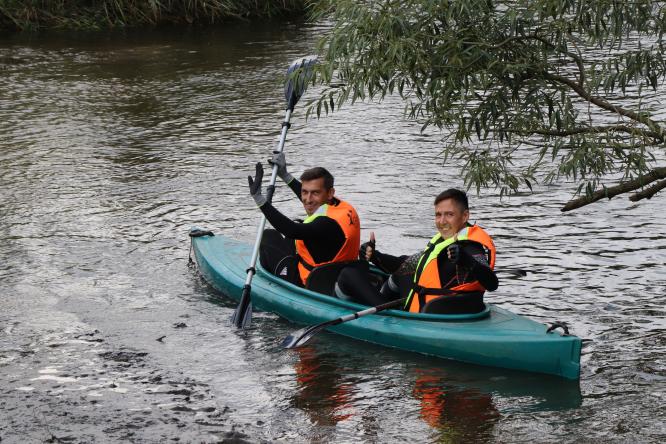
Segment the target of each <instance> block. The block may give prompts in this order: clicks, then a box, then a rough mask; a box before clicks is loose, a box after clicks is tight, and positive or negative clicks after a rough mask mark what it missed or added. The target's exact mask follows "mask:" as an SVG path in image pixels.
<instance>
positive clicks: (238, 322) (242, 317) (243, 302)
mask: <svg viewBox="0 0 666 444" xmlns="http://www.w3.org/2000/svg"><path fill="white" fill-rule="evenodd" d="M291 112H292V109H289V108H287V111H286V112H285V115H284V122H283V123H282V132H281V133H280V141H279V142H278V147H277V149H276V150H275V153H281V152H282V151H283V150H284V143H285V141H286V140H287V131H288V130H289V119H291ZM277 170H278V166H277V165H275V164H274V165H273V168H272V169H271V180H270V181H269V182H268V187H267V188H266V200H267V202H268V203H270V202H271V201H272V199H273V192H274V191H275V181H276V180H277ZM265 227H266V216H265V215H264V214H263V213H262V215H261V220H260V221H259V226H258V227H257V236H256V240H255V242H254V248H253V249H252V257H251V258H250V264H249V266H248V268H247V276H246V277H245V285H243V293H242V294H241V299H240V302H239V303H238V307H236V311H235V312H234V315H233V317H232V318H231V321H232V322H233V324H234V325H235V326H236V327H241V326H243V325H244V324H245V323H246V322H247V320H248V319H246V318H247V317H248V316H251V312H250V310H248V309H249V307H250V302H251V296H250V294H251V291H252V277H253V276H254V274H255V273H256V268H255V266H256V265H257V258H258V257H259V247H260V245H261V238H262V237H263V235H264V229H265Z"/></svg>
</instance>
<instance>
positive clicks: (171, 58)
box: [0, 24, 666, 443]
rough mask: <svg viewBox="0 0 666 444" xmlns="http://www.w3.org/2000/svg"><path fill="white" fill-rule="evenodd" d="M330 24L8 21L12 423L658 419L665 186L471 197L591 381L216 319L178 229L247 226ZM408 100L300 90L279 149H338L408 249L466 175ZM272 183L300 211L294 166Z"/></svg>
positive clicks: (404, 430)
mask: <svg viewBox="0 0 666 444" xmlns="http://www.w3.org/2000/svg"><path fill="white" fill-rule="evenodd" d="M319 32H321V30H319V29H317V28H316V27H313V26H303V25H299V24H287V25H272V26H271V25H256V24H254V25H248V26H231V27H227V28H225V29H222V30H216V31H211V30H195V31H187V32H184V31H164V32H154V33H145V32H144V33H141V34H138V35H133V34H125V35H113V36H99V35H97V36H95V35H92V36H91V35H77V36H69V37H53V36H45V37H39V38H30V37H21V38H16V39H14V40H10V39H5V40H3V41H1V42H0V135H1V138H0V190H1V193H2V194H1V196H0V235H1V236H2V239H3V240H2V242H1V243H0V255H1V256H0V257H2V262H1V263H0V279H1V280H0V369H1V373H0V374H1V375H2V385H1V386H0V392H1V396H0V441H2V442H3V443H5V442H8V443H9V442H11V443H25V442H169V441H173V442H176V441H181V442H219V441H225V440H226V441H237V442H242V441H248V442H259V441H288V442H336V443H337V442H447V443H448V442H452V443H453V442H534V441H536V442H553V443H555V442H662V441H663V440H664V439H665V438H666V429H665V426H664V425H663V419H664V414H665V413H666V409H665V408H664V402H665V401H666V395H665V393H664V388H665V386H666V384H665V382H666V370H665V365H664V364H665V358H664V351H665V350H666V339H665V335H664V331H665V329H666V321H665V310H664V303H665V302H666V297H665V296H664V295H665V294H666V275H665V273H664V263H665V262H666V225H665V224H664V222H663V215H664V211H663V207H664V206H663V196H657V197H656V198H654V199H652V200H651V201H646V202H644V203H641V204H639V205H628V201H627V200H625V199H622V198H618V199H615V200H612V201H610V202H603V203H599V204H596V205H593V206H590V207H587V208H583V209H581V210H579V211H577V212H574V213H567V214H562V213H560V211H559V208H560V207H561V205H562V203H563V202H564V201H566V200H567V198H568V197H569V196H570V193H571V191H572V189H573V186H571V185H564V186H561V187H560V186H557V187H547V188H546V187H543V188H540V189H538V190H537V191H536V193H535V194H532V195H521V196H515V197H512V198H510V199H504V200H500V199H499V198H498V197H497V196H496V195H495V194H494V193H493V192H484V193H482V195H481V196H478V197H477V196H473V197H472V205H473V211H472V219H473V220H475V221H477V222H479V223H480V224H481V225H482V226H484V227H486V228H487V229H488V231H490V233H492V234H493V235H494V237H495V240H496V243H497V246H498V250H499V256H498V266H499V267H505V268H514V267H520V268H524V269H527V270H529V271H530V274H529V275H528V277H527V278H524V279H520V280H516V279H507V278H505V279H503V280H502V282H501V285H500V288H499V289H498V291H497V292H495V293H494V294H490V295H488V298H487V299H488V300H489V301H491V302H494V303H497V304H499V305H501V306H502V307H505V308H509V309H511V310H514V311H516V312H519V313H521V314H525V315H528V316H530V317H532V318H534V319H536V320H539V321H542V322H549V321H552V320H562V321H566V322H567V323H569V325H570V326H571V328H572V330H573V332H574V333H576V334H577V335H579V336H580V337H582V338H585V339H589V340H590V341H589V342H587V344H586V346H585V348H584V350H583V357H582V365H583V367H582V376H581V380H580V384H577V383H567V382H565V381H563V380H559V379H557V378H550V377H546V376H539V375H532V374H526V373H520V372H511V371H506V370H498V369H488V368H482V367H476V366H469V365H463V364H457V363H450V362H446V361H443V360H436V359H430V358H426V357H422V356H418V355H413V354H409V353H402V352H396V351H393V350H388V349H384V348H380V347H374V346H371V345H366V344H363V343H359V342H354V341H351V340H346V339H341V338H338V337H335V336H331V335H327V334H323V335H321V336H320V337H318V338H317V340H314V341H312V344H311V346H309V347H308V348H305V349H302V350H299V351H295V352H292V351H289V352H287V351H284V350H282V349H281V348H280V346H279V344H280V341H281V339H282V338H283V337H284V336H285V335H287V334H288V333H289V332H291V331H292V330H294V329H295V328H297V327H296V326H295V325H292V324H289V323H288V322H286V321H283V320H280V319H278V318H276V317H275V316H273V315H271V314H257V313H255V315H256V316H255V323H254V326H253V328H252V329H251V330H250V331H248V332H246V333H239V332H237V331H236V330H235V329H233V328H232V327H230V325H229V323H228V320H229V316H230V315H231V313H232V312H233V310H234V308H235V303H233V302H231V301H230V300H229V299H226V298H224V297H223V296H221V295H218V294H216V293H215V292H214V291H213V290H211V289H210V288H209V287H208V286H206V285H205V283H203V282H202V281H201V279H200V278H199V276H198V275H197V273H196V271H195V270H193V269H191V268H189V267H188V265H187V258H188V237H187V231H188V229H189V228H190V227H191V226H193V225H197V226H201V227H205V228H208V229H212V230H214V231H215V232H218V233H224V234H226V235H229V236H233V237H235V238H238V239H246V240H248V241H252V240H253V237H254V234H255V230H256V224H257V223H258V220H259V213H258V211H257V210H256V208H255V207H254V204H253V203H252V201H251V199H249V196H248V193H247V190H246V179H245V177H246V176H247V174H248V172H250V171H251V168H252V165H253V164H254V163H255V162H257V161H259V160H265V159H266V158H267V157H268V156H269V152H270V151H271V150H272V149H273V148H274V146H275V144H276V141H277V136H278V134H279V131H280V122H281V121H282V117H283V113H284V110H283V108H284V106H283V98H282V86H281V84H280V76H281V75H282V73H283V72H284V71H285V69H286V68H287V67H288V66H289V63H290V62H291V61H292V60H293V59H295V58H297V57H299V56H302V55H306V54H309V53H311V52H312V48H313V45H314V42H315V39H316V35H317V34H318V33H319ZM662 92H663V91H662ZM313 93H314V92H313V91H310V93H309V94H308V95H306V97H305V98H304V101H306V100H307V98H308V97H313V96H314V94H313ZM651 100H652V101H653V103H659V101H660V100H661V99H659V97H658V96H657V97H653V98H652V99H651ZM402 106H403V105H402V103H400V102H399V101H397V100H393V99H392V100H389V101H388V102H387V103H385V104H383V105H381V106H377V105H372V104H359V105H355V106H353V107H347V108H343V110H341V111H340V112H339V113H336V114H335V115H333V116H331V117H328V118H325V119H322V120H319V121H314V120H311V121H308V122H305V120H304V108H303V106H299V107H298V108H297V110H296V112H295V114H294V117H293V119H292V122H293V124H294V126H293V127H292V129H291V130H290V133H289V136H288V141H287V145H286V147H285V149H286V152H287V157H288V160H289V162H290V163H291V164H292V165H293V166H292V167H291V169H292V171H293V172H294V173H297V174H298V173H300V171H302V169H304V168H306V167H309V166H314V165H318V164H319V165H324V166H326V167H327V168H329V169H330V170H332V171H333V172H334V174H335V176H336V188H337V190H338V194H339V195H340V196H342V197H344V198H346V199H348V200H350V201H351V202H353V203H354V204H355V205H356V206H357V208H358V209H359V213H360V216H361V219H362V222H363V227H364V230H363V236H364V238H367V236H368V235H369V233H370V231H375V232H376V234H377V238H378V248H379V249H380V250H382V251H385V252H389V253H394V254H400V253H412V252H415V251H417V250H418V249H420V248H422V246H423V245H424V243H425V241H426V240H427V239H429V238H430V237H431V235H432V234H433V231H434V228H433V222H432V209H431V200H432V198H433V196H435V195H436V194H437V193H438V192H439V191H441V190H442V189H444V188H447V187H450V186H461V185H462V184H461V179H460V177H459V176H458V175H457V174H458V171H457V170H456V168H455V167H453V166H444V165H443V164H442V161H441V158H439V157H438V156H437V155H438V153H439V146H440V138H441V136H439V135H437V134H426V135H422V134H420V133H419V125H418V124H414V123H410V122H407V121H405V120H404V119H403V118H402ZM275 200H276V202H277V206H278V207H279V208H280V209H282V210H283V211H284V212H285V213H288V214H291V215H293V216H294V217H295V216H297V215H300V212H301V208H300V206H299V204H298V202H296V201H294V200H293V199H292V198H291V195H290V193H289V192H288V191H287V190H286V189H285V187H279V188H278V190H277V192H276V196H275Z"/></svg>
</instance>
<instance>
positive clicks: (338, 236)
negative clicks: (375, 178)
mask: <svg viewBox="0 0 666 444" xmlns="http://www.w3.org/2000/svg"><path fill="white" fill-rule="evenodd" d="M270 163H272V164H275V165H277V166H278V176H279V177H280V178H281V179H282V180H283V181H284V182H285V183H286V184H287V185H288V186H289V188H291V189H292V191H293V192H294V193H295V194H296V195H297V196H298V197H299V198H300V200H301V202H302V203H303V208H304V209H305V213H306V214H307V218H306V219H305V220H304V221H303V222H295V221H292V220H291V219H289V218H288V217H286V216H284V215H283V214H282V213H280V212H279V211H278V210H277V209H275V207H274V206H273V205H272V204H271V203H269V202H268V201H267V199H266V197H264V196H263V195H262V193H261V180H262V178H263V167H262V166H261V164H260V163H257V166H256V176H255V179H254V180H253V179H252V177H251V176H248V183H249V185H250V194H251V195H252V197H253V198H254V201H255V203H256V204H257V206H258V207H259V209H260V210H261V211H262V213H264V215H265V216H266V219H267V220H268V221H269V222H270V223H271V225H273V227H274V228H275V230H270V229H268V230H266V231H265V232H264V236H263V237H262V242H261V247H260V254H259V257H260V262H261V265H262V266H263V267H264V268H266V269H267V270H268V271H270V272H271V273H273V274H275V275H277V276H280V277H282V278H283V279H285V280H288V281H290V282H292V283H294V284H297V285H300V286H305V284H306V282H307V279H308V276H309V274H310V272H311V271H312V270H313V269H314V268H315V267H318V266H321V265H324V264H329V263H334V262H343V261H352V260H356V259H358V251H359V244H360V242H361V224H360V221H359V218H358V214H357V213H356V210H355V209H354V207H352V206H351V205H350V204H349V203H347V202H345V201H343V200H340V199H338V198H337V197H335V188H334V187H333V184H334V179H333V176H332V175H331V173H329V172H328V171H327V170H326V169H325V168H322V167H315V168H311V169H308V170H306V171H304V172H303V174H302V175H301V177H300V179H301V182H299V181H298V180H296V179H294V177H293V176H292V175H291V174H289V172H287V163H286V160H285V156H284V153H277V154H275V155H274V156H273V158H272V159H271V160H270Z"/></svg>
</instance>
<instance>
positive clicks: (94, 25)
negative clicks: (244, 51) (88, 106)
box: [0, 0, 306, 33]
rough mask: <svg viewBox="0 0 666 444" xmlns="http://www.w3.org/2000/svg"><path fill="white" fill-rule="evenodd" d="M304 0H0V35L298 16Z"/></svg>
mask: <svg viewBox="0 0 666 444" xmlns="http://www.w3.org/2000/svg"><path fill="white" fill-rule="evenodd" d="M305 10H306V1H305V0H280V1H274V0H255V1H252V2H248V1H244V0H206V1H204V0H192V1H188V2H183V1H175V0H163V1H161V2H157V1H155V2H147V1H136V0H113V1H109V0H96V1H85V0H70V1H65V0H57V1H45V0H0V32H1V33H12V32H20V31H38V30H51V29H59V30H101V29H118V28H131V27H138V26H158V25H174V24H177V25H211V24H216V23H222V22H228V21H238V20H252V19H266V18H271V17H278V16H298V15H303V14H304V13H305Z"/></svg>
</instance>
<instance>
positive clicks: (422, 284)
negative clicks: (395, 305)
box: [405, 225, 496, 313]
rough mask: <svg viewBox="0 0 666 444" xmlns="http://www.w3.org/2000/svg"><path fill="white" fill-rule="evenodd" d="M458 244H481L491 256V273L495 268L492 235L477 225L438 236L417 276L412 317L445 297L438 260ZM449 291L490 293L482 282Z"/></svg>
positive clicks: (410, 300)
mask: <svg viewBox="0 0 666 444" xmlns="http://www.w3.org/2000/svg"><path fill="white" fill-rule="evenodd" d="M457 241H472V242H478V243H480V244H481V245H483V246H484V247H485V248H486V249H488V252H489V256H490V257H489V258H488V263H489V265H490V268H491V269H494V268H495V253H496V250H495V244H494V243H493V240H492V238H491V237H490V235H489V234H488V233H486V232H485V231H484V230H483V229H482V228H481V227H479V226H477V225H469V226H466V227H465V228H463V229H462V230H460V231H459V232H458V234H456V235H455V236H453V237H450V238H448V239H444V238H443V237H442V235H441V234H439V233H437V234H436V235H435V236H434V237H433V238H432V239H431V240H430V242H428V246H427V247H426V249H425V250H424V252H423V255H422V256H421V258H420V259H419V263H418V265H417V266H416V272H414V279H413V281H414V288H413V289H412V290H411V291H410V292H409V297H408V299H407V302H406V303H405V308H409V311H410V312H412V313H419V312H420V310H421V304H424V305H425V304H427V303H428V301H430V300H431V299H435V298H438V297H440V296H441V295H442V292H441V290H442V283H441V282H440V279H439V266H438V264H437V257H438V256H439V255H440V254H442V253H443V254H446V253H444V252H445V250H446V247H448V246H449V245H451V244H453V243H454V242H457ZM447 290H451V291H455V292H457V293H471V292H483V291H485V290H486V289H485V288H483V286H482V285H481V284H480V283H479V281H473V282H465V283H462V284H458V285H456V286H454V287H450V288H447Z"/></svg>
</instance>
